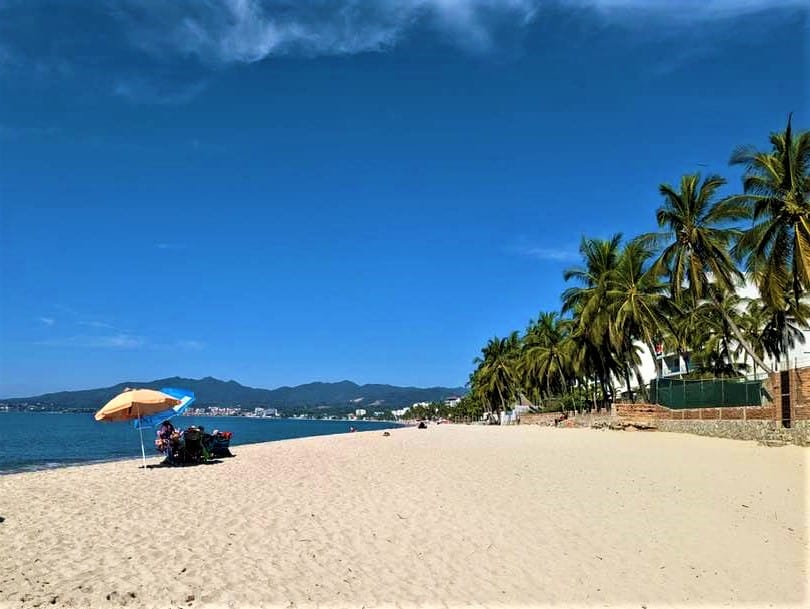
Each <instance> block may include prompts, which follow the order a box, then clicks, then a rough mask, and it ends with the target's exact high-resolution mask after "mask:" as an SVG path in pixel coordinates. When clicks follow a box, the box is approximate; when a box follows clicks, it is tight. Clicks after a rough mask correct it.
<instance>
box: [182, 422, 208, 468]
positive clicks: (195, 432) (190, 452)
mask: <svg viewBox="0 0 810 609" xmlns="http://www.w3.org/2000/svg"><path fill="white" fill-rule="evenodd" d="M204 454H205V450H204V448H203V434H202V431H200V430H199V429H198V428H197V427H189V428H188V429H186V430H185V431H184V432H183V450H182V461H183V463H201V462H202V461H203V459H204Z"/></svg>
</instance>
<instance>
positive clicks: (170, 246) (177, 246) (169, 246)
mask: <svg viewBox="0 0 810 609" xmlns="http://www.w3.org/2000/svg"><path fill="white" fill-rule="evenodd" d="M155 247H156V248H157V249H159V250H183V249H186V245H185V244H184V243H168V242H166V243H155Z"/></svg>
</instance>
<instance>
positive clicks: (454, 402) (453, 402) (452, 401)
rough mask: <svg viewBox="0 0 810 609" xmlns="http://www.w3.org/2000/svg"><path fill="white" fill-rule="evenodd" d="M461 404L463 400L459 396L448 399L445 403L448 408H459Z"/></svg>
mask: <svg viewBox="0 0 810 609" xmlns="http://www.w3.org/2000/svg"><path fill="white" fill-rule="evenodd" d="M460 403H461V398H460V397H458V396H457V395H451V396H450V397H449V398H447V399H446V400H445V401H444V405H445V406H448V407H450V408H453V407H455V406H458V405H459V404H460Z"/></svg>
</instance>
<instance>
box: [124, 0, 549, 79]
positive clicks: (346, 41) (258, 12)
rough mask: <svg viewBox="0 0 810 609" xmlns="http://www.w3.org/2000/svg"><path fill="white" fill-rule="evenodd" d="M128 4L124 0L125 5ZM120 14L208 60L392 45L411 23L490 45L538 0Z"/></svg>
mask: <svg viewBox="0 0 810 609" xmlns="http://www.w3.org/2000/svg"><path fill="white" fill-rule="evenodd" d="M126 4H131V3H129V2H127V3H125V5H126ZM138 5H139V6H140V10H139V11H138V12H137V15H138V17H137V19H135V18H133V17H132V15H131V14H129V12H127V11H124V12H122V13H120V17H121V18H122V19H123V20H124V21H125V23H126V26H127V27H126V31H127V34H128V36H129V39H130V42H131V43H132V44H134V45H135V46H136V47H138V48H139V49H141V50H142V51H144V52H146V53H149V54H152V55H162V54H166V53H174V54H179V55H181V56H192V57H196V58H198V59H200V60H202V61H203V62H204V63H208V64H229V63H252V62H256V61H260V60H262V59H265V58H266V57H269V56H272V55H304V56H321V55H346V54H354V53H362V52H369V51H381V50H385V49H387V48H390V47H392V46H394V45H396V44H397V43H398V42H399V41H400V40H402V39H403V38H404V37H405V35H406V33H407V32H408V30H410V29H412V28H414V27H415V26H418V25H424V26H427V27H429V28H432V29H434V30H436V31H438V32H439V33H441V34H443V35H450V36H451V38H452V40H453V42H454V43H455V44H457V45H459V46H462V47H466V48H470V49H474V50H480V49H486V48H488V47H490V45H491V44H492V37H493V34H494V32H495V31H496V29H498V28H499V27H501V26H511V27H522V26H524V25H526V24H528V23H530V22H531V21H532V20H533V19H534V17H535V14H536V12H537V10H538V8H539V6H540V1H539V0H365V1H359V0H328V1H324V0H321V1H309V2H307V1H304V0H300V1H297V2H289V1H287V0H194V1H193V2H185V3H183V2H180V3H169V4H167V3H156V4H152V5H149V8H144V7H143V6H142V4H141V3H138Z"/></svg>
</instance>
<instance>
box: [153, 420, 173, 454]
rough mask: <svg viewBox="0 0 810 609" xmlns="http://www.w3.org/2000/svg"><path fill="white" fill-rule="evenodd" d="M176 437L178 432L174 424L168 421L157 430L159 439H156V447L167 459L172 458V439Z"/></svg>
mask: <svg viewBox="0 0 810 609" xmlns="http://www.w3.org/2000/svg"><path fill="white" fill-rule="evenodd" d="M175 435H176V430H175V428H174V425H172V422H171V421H169V420H168V419H167V420H165V421H163V423H161V424H160V427H158V428H157V438H156V439H155V447H156V448H157V449H158V451H159V452H162V453H164V454H165V455H166V456H167V457H170V456H171V454H172V453H171V445H172V437H173V436H175Z"/></svg>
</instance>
